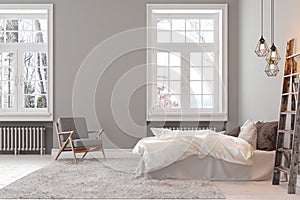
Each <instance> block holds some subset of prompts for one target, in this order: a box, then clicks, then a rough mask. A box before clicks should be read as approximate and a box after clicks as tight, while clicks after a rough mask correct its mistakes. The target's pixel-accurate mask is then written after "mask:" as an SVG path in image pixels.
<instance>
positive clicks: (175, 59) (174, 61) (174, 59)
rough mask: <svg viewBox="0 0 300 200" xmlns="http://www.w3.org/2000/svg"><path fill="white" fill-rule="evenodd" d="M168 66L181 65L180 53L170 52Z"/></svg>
mask: <svg viewBox="0 0 300 200" xmlns="http://www.w3.org/2000/svg"><path fill="white" fill-rule="evenodd" d="M170 66H181V62H180V53H176V52H172V53H170Z"/></svg>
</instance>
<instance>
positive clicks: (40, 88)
mask: <svg viewBox="0 0 300 200" xmlns="http://www.w3.org/2000/svg"><path fill="white" fill-rule="evenodd" d="M47 88H48V87H47V82H45V81H37V86H36V93H37V94H47V93H48V92H47Z"/></svg>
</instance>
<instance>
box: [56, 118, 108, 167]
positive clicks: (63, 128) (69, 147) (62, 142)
mask: <svg viewBox="0 0 300 200" xmlns="http://www.w3.org/2000/svg"><path fill="white" fill-rule="evenodd" d="M55 125H56V132H57V138H58V144H59V148H60V149H59V152H58V154H57V156H56V157H55V160H57V159H58V157H59V156H60V154H61V153H62V152H63V151H72V152H73V154H74V159H75V163H77V159H76V153H84V154H83V156H82V158H84V157H85V156H86V154H87V153H88V152H92V151H102V153H103V157H104V159H105V160H106V157H105V153H104V149H103V142H102V140H100V136H101V134H102V133H103V130H99V131H88V130H87V125H86V120H85V118H83V117H76V118H75V117H62V118H59V119H58V120H57V122H56V123H55ZM91 133H96V134H98V135H97V137H96V138H91V137H89V134H91Z"/></svg>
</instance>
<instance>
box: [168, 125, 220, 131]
mask: <svg viewBox="0 0 300 200" xmlns="http://www.w3.org/2000/svg"><path fill="white" fill-rule="evenodd" d="M165 128H167V129H170V130H181V131H190V130H191V131H197V130H211V131H216V130H217V128H216V127H212V126H200V127H190V126H188V127H185V126H184V127H177V126H173V127H169V126H167V127H165Z"/></svg>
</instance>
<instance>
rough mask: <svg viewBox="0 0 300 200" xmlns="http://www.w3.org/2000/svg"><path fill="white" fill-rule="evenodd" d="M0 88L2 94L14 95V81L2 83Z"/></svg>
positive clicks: (0, 82)
mask: <svg viewBox="0 0 300 200" xmlns="http://www.w3.org/2000/svg"><path fill="white" fill-rule="evenodd" d="M0 87H1V91H2V94H14V88H15V85H14V82H12V81H0Z"/></svg>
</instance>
